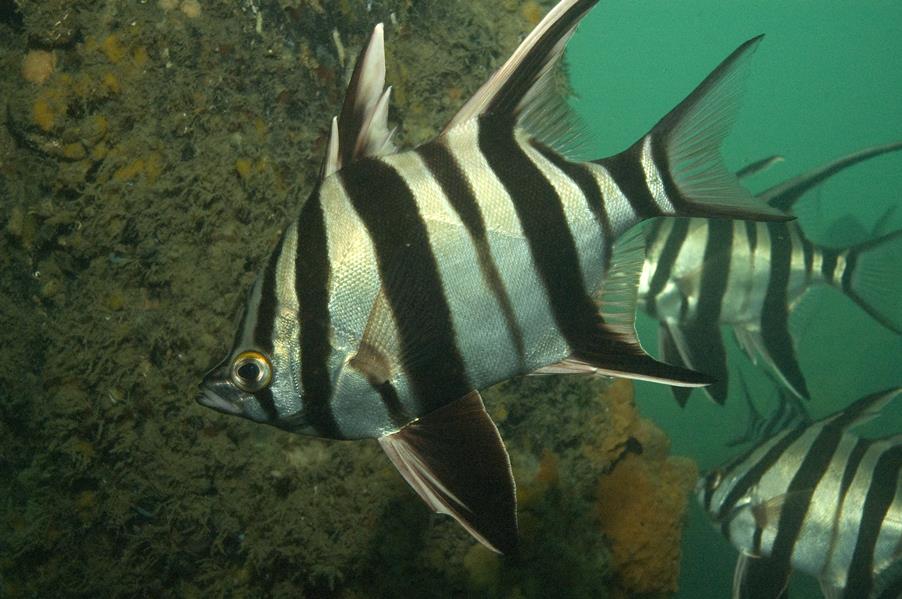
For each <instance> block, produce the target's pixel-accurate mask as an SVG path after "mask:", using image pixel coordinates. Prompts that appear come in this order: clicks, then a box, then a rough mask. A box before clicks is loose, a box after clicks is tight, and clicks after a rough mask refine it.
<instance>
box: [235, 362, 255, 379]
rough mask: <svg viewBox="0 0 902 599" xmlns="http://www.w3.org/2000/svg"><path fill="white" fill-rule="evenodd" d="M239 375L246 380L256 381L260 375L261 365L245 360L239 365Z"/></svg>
mask: <svg viewBox="0 0 902 599" xmlns="http://www.w3.org/2000/svg"><path fill="white" fill-rule="evenodd" d="M238 376H240V377H241V378H242V379H244V380H246V381H256V380H257V377H259V376H260V367H259V366H257V365H256V364H254V363H253V362H245V363H244V364H242V365H241V366H239V367H238Z"/></svg>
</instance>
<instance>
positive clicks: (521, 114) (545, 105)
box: [442, 0, 598, 143]
mask: <svg viewBox="0 0 902 599" xmlns="http://www.w3.org/2000/svg"><path fill="white" fill-rule="evenodd" d="M597 1H598V0H562V1H561V2H560V3H558V4H557V5H556V6H555V7H554V8H552V9H551V10H550V11H549V12H548V14H546V15H545V18H543V19H542V20H541V21H540V22H539V24H538V25H536V27H535V29H533V30H532V32H530V34H529V35H527V36H526V38H525V39H524V40H523V42H522V43H521V44H520V45H519V46H518V47H517V49H516V50H515V51H514V53H513V54H511V57H510V58H508V59H507V62H505V63H504V64H503V65H501V68H499V69H498V70H497V71H495V73H494V74H493V75H492V76H491V77H489V79H488V80H487V81H486V82H485V83H484V84H483V85H482V87H480V88H479V90H477V92H476V93H475V94H474V95H473V97H471V98H470V99H469V100H468V101H467V103H466V104H464V105H463V107H462V108H461V109H460V110H459V111H458V112H457V114H455V115H454V117H453V118H452V119H451V120H450V121H449V122H448V124H447V125H445V128H444V130H443V131H442V133H446V132H448V131H449V130H450V129H452V128H453V127H455V126H456V125H458V124H460V123H463V122H466V121H468V120H470V119H473V118H476V117H478V116H480V115H485V114H496V115H511V116H512V117H513V118H514V121H515V122H516V121H517V120H520V119H522V118H525V117H526V116H527V115H529V114H530V113H531V112H543V113H544V112H546V110H545V109H548V110H555V113H556V114H555V116H557V117H558V118H552V119H539V118H538V117H536V120H542V121H545V122H547V121H549V120H550V121H551V122H559V121H561V120H562V119H561V117H564V116H565V115H564V114H562V113H561V112H560V111H559V107H560V104H559V103H557V102H554V101H553V97H552V96H553V94H551V93H549V92H550V91H551V82H552V77H551V74H552V72H553V69H554V67H555V66H556V65H557V64H558V63H559V62H560V58H561V56H562V55H563V53H564V46H565V45H566V44H567V40H568V39H570V36H571V35H572V34H573V31H574V29H575V28H576V25H577V24H578V23H579V21H580V20H581V19H582V18H583V17H584V16H585V15H586V13H587V12H588V11H589V9H590V8H592V6H594V5H595V3H596V2H597ZM542 138H543V141H546V143H547V142H548V141H549V140H548V139H547V136H542Z"/></svg>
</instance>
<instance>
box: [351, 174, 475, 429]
mask: <svg viewBox="0 0 902 599" xmlns="http://www.w3.org/2000/svg"><path fill="white" fill-rule="evenodd" d="M339 172H340V176H341V180H342V183H343V185H344V188H345V191H346V192H347V194H348V197H349V198H350V200H351V203H352V204H353V206H354V210H355V211H356V212H357V214H358V215H359V216H360V218H361V220H362V221H363V223H364V226H365V227H366V229H367V231H368V233H369V235H370V239H371V240H372V242H373V245H374V247H375V250H376V261H377V263H378V268H379V275H380V277H381V279H382V286H383V290H384V291H385V296H386V299H387V300H388V303H389V306H390V307H391V310H392V314H393V315H394V319H395V322H396V323H397V327H398V335H399V339H400V344H401V355H402V359H403V363H402V367H403V368H404V371H405V373H406V374H407V376H408V378H409V381H410V384H411V387H412V390H413V393H414V395H415V397H416V399H417V400H418V401H419V403H420V407H421V409H422V412H421V414H426V413H428V412H431V411H432V410H434V409H436V408H439V407H441V406H443V405H446V404H447V403H449V402H451V401H453V400H455V399H459V398H461V397H463V396H464V395H466V394H467V393H468V392H470V391H471V388H470V384H469V381H468V378H467V374H466V372H465V368H464V363H463V359H462V357H461V355H460V352H459V350H458V347H457V341H456V338H455V332H454V326H453V323H452V320H451V309H450V307H449V306H448V301H447V298H446V297H445V294H444V290H443V288H442V282H441V279H440V276H439V272H438V264H437V263H436V260H435V256H434V255H433V253H432V248H431V247H430V245H429V237H428V231H427V229H426V224H425V222H423V218H422V216H421V215H420V212H419V208H418V206H417V204H416V199H415V198H414V196H413V192H411V190H410V188H409V187H408V186H407V183H406V182H405V181H404V179H403V177H402V176H401V175H400V174H399V173H398V172H396V171H395V169H393V168H392V167H390V166H388V165H387V164H385V163H383V162H381V161H379V160H376V159H372V158H369V159H363V160H359V161H357V162H355V163H354V165H353V168H347V169H342V170H341V171H339Z"/></svg>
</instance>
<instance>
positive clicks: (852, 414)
mask: <svg viewBox="0 0 902 599" xmlns="http://www.w3.org/2000/svg"><path fill="white" fill-rule="evenodd" d="M900 393H902V387H895V388H893V389H886V390H884V391H878V392H877V393H871V394H870V395H866V396H864V397H862V398H861V399H859V400H858V401H856V402H855V403H853V404H851V405H849V406H847V407H845V408H844V409H842V410H840V411H839V412H837V413H835V414H831V415H830V416H827V417H826V418H824V419H822V420H821V421H820V422H823V423H825V424H828V425H830V426H837V427H839V428H841V429H843V430H848V429H850V428H853V427H856V426H858V425H860V424H864V423H865V422H867V421H868V420H871V419H872V418H874V417H875V416H877V415H878V414H880V411H881V410H882V409H883V408H884V407H885V406H886V404H888V403H889V402H890V401H892V400H893V398H895V397H896V396H897V395H899V394H900Z"/></svg>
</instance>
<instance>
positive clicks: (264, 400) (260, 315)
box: [239, 235, 285, 422]
mask: <svg viewBox="0 0 902 599" xmlns="http://www.w3.org/2000/svg"><path fill="white" fill-rule="evenodd" d="M284 240H285V235H282V242H280V243H279V245H278V246H277V247H276V249H275V250H273V252H272V254H271V255H270V256H269V260H267V262H266V268H264V270H263V272H262V273H261V275H260V276H262V277H263V283H262V284H261V286H260V301H259V303H258V304H257V321H256V322H255V323H254V331H253V340H254V345H256V346H257V347H258V348H259V349H261V350H263V352H264V353H266V354H267V355H270V356H271V355H272V351H273V340H272V336H273V334H274V331H273V325H274V323H275V320H276V303H277V300H276V264H277V263H278V261H279V256H280V255H281V253H282V246H283V243H284ZM243 329H244V322H242V324H241V329H239V334H241V333H240V331H241V330H243ZM253 395H254V397H255V398H256V399H257V403H259V404H260V407H261V408H263V411H264V412H265V413H266V416H267V418H268V419H269V420H270V421H271V422H274V421H276V420H277V419H278V417H279V412H278V410H276V403H275V399H274V398H273V394H272V389H271V388H270V387H265V388H263V389H260V390H259V391H256V392H255V393H254V394H253Z"/></svg>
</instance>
